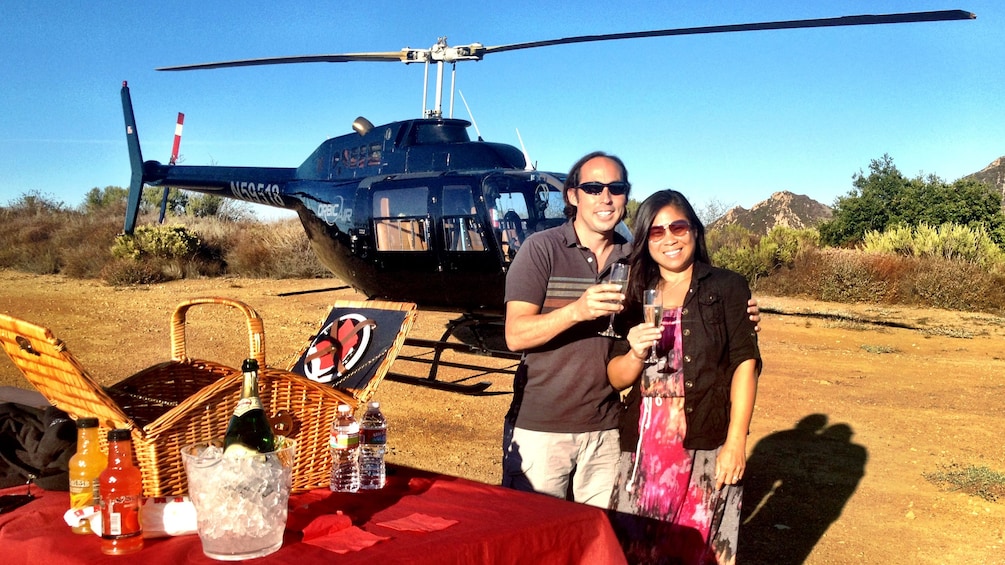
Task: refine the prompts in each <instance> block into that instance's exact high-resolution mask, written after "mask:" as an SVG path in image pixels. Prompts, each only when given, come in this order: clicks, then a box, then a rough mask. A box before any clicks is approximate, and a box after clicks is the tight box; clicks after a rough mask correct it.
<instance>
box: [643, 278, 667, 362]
mask: <svg viewBox="0 0 1005 565" xmlns="http://www.w3.org/2000/svg"><path fill="white" fill-rule="evenodd" d="M642 316H643V318H645V321H646V323H647V324H653V325H654V326H656V327H657V328H658V327H660V325H661V322H662V321H663V293H662V292H661V291H659V290H647V291H645V292H644V293H642ZM658 342H659V340H656V339H654V340H653V346H652V348H651V349H649V357H648V358H647V359H646V363H654V364H655V363H657V362H659V360H660V359H659V357H657V356H656V344H657V343H658Z"/></svg>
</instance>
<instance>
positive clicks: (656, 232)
mask: <svg viewBox="0 0 1005 565" xmlns="http://www.w3.org/2000/svg"><path fill="white" fill-rule="evenodd" d="M667 231H669V232H670V233H671V234H673V235H674V236H675V237H680V236H682V235H684V234H686V233H687V232H689V231H691V222H689V221H687V220H675V221H673V222H670V223H669V224H663V225H662V226H652V227H650V228H649V241H652V242H656V241H661V240H662V239H663V238H664V237H666V235H667Z"/></svg>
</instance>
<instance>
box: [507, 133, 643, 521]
mask: <svg viewBox="0 0 1005 565" xmlns="http://www.w3.org/2000/svg"><path fill="white" fill-rule="evenodd" d="M629 190H630V185H629V184H628V171H627V170H626V168H625V166H624V163H623V162H622V161H621V160H620V159H618V158H617V157H614V156H612V155H607V154H605V153H602V152H595V153H590V154H588V155H586V156H584V157H583V158H582V159H580V160H579V161H578V162H577V163H576V164H575V165H573V167H572V170H571V171H570V172H569V176H568V178H567V180H566V182H565V194H564V198H565V202H566V215H567V216H569V217H570V218H571V219H570V221H568V222H567V223H565V224H564V225H562V226H559V227H556V228H552V229H549V230H545V231H543V232H540V233H536V234H534V235H532V236H531V237H529V238H528V239H527V241H526V242H525V243H524V244H523V246H522V247H521V248H520V252H519V253H517V255H516V257H515V258H514V260H513V263H512V265H511V266H510V270H509V273H508V275H507V277H506V344H507V346H508V347H509V348H510V349H511V350H513V351H523V352H524V353H525V354H524V359H523V361H522V362H521V366H520V369H519V371H518V373H519V374H518V376H517V381H516V386H515V387H514V388H515V391H514V403H513V407H512V408H511V409H510V415H508V416H507V419H508V420H509V421H508V423H507V424H508V425H513V426H514V427H513V428H512V437H507V438H505V440H504V443H505V445H504V450H505V453H504V458H503V484H504V485H506V486H510V487H513V488H516V489H518V490H526V491H536V492H540V493H544V494H550V495H552V496H556V497H559V498H567V496H568V494H570V493H571V495H572V499H573V500H575V501H577V502H582V503H585V504H590V505H593V506H598V507H606V506H607V504H608V502H609V501H610V497H611V487H612V485H613V484H614V477H615V473H616V470H617V464H618V457H619V455H620V446H619V437H618V415H619V411H620V404H619V398H618V393H617V392H616V391H615V390H614V389H613V388H612V387H611V386H610V384H609V383H608V381H607V373H606V366H607V360H608V358H609V357H610V356H611V347H612V346H613V345H614V343H615V340H613V339H611V338H607V337H603V336H600V335H599V332H600V331H602V330H603V329H604V328H605V327H606V325H607V321H608V320H609V318H610V316H611V315H612V314H615V313H617V312H620V311H621V301H622V300H624V295H623V294H621V289H620V286H619V285H614V284H599V283H600V281H602V280H604V276H605V274H606V272H607V271H608V270H609V269H610V266H611V265H612V264H613V263H615V262H618V261H621V260H622V259H624V258H625V257H627V255H628V253H629V252H630V251H631V245H630V244H629V242H628V241H627V240H626V239H625V238H624V237H623V236H621V235H620V234H618V233H616V232H615V227H616V226H617V225H618V223H619V222H621V220H622V219H623V218H624V216H625V211H626V205H627V203H628V193H629ZM521 385H522V386H521ZM509 431H510V430H507V435H509Z"/></svg>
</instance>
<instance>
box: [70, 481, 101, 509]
mask: <svg viewBox="0 0 1005 565" xmlns="http://www.w3.org/2000/svg"><path fill="white" fill-rule="evenodd" d="M95 500H97V499H96V498H95V497H94V485H93V484H92V481H89V480H87V479H70V508H73V509H78V508H86V507H88V506H92V505H93V504H94V501H95Z"/></svg>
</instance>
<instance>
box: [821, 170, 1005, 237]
mask: <svg viewBox="0 0 1005 565" xmlns="http://www.w3.org/2000/svg"><path fill="white" fill-rule="evenodd" d="M853 179H854V180H853V182H852V185H853V186H854V188H853V189H852V190H851V191H849V193H848V195H847V196H843V197H839V198H838V199H837V202H836V203H835V205H834V215H833V216H832V217H831V219H830V220H829V221H827V222H824V223H823V224H821V225H820V239H821V242H822V243H824V244H827V245H837V246H849V245H854V244H856V243H859V242H861V241H862V240H863V238H864V237H865V234H866V233H867V232H870V231H877V232H880V233H882V232H884V231H886V230H887V228H890V227H893V226H897V225H906V226H912V227H915V226H918V225H920V224H928V225H933V226H939V225H942V224H947V223H951V224H958V225H962V226H968V227H973V228H976V227H977V226H981V227H983V228H984V229H986V230H987V231H988V232H989V233H990V234H992V237H993V238H994V239H995V241H996V242H998V243H1001V242H1002V237H1003V236H1005V215H1003V214H1002V212H1001V204H1000V202H999V199H998V195H997V194H996V193H995V192H994V191H993V190H992V189H991V188H990V187H989V186H988V185H987V184H984V183H982V182H979V181H976V180H974V179H960V180H957V181H955V182H953V183H951V184H948V183H946V182H945V181H944V180H942V179H940V178H939V177H938V176H936V175H928V176H927V177H922V176H921V175H919V176H917V177H916V178H913V179H908V178H906V177H904V175H902V174H901V172H900V171H899V170H897V167H896V166H895V165H894V164H893V159H892V158H891V157H890V156H889V155H883V157H882V158H880V159H874V160H873V161H872V162H871V163H870V164H869V175H868V176H866V175H865V174H863V173H862V172H861V171H859V173H858V174H856V175H855V176H854V177H853Z"/></svg>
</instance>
